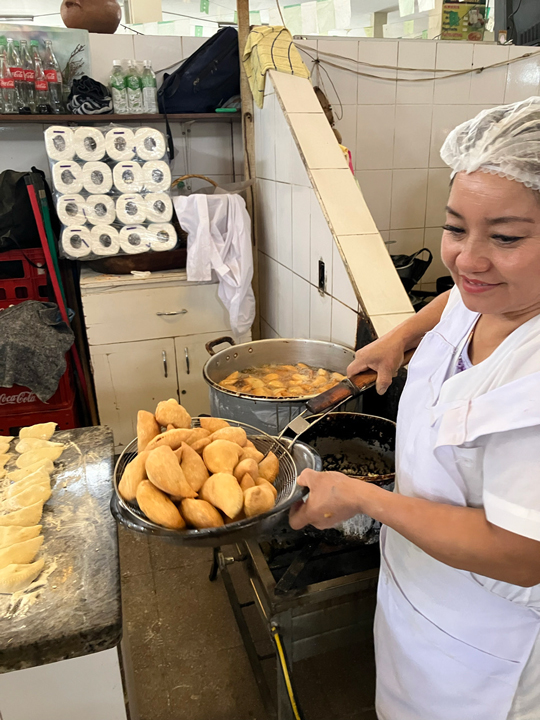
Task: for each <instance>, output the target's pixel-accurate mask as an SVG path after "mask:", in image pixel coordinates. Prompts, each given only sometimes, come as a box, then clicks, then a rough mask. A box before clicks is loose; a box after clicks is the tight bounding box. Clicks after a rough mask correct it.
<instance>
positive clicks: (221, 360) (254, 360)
mask: <svg viewBox="0 0 540 720" xmlns="http://www.w3.org/2000/svg"><path fill="white" fill-rule="evenodd" d="M225 342H228V343H229V344H230V345H232V346H233V347H228V348H226V349H225V350H221V351H220V352H218V353H215V354H214V348H215V347H216V346H218V345H221V344H223V343H225ZM206 349H207V350H208V352H209V353H210V355H212V357H211V358H210V359H209V360H208V361H207V363H206V365H205V366H204V369H203V375H204V379H205V380H206V382H207V383H208V385H209V386H210V407H211V412H212V415H213V416H214V417H221V418H232V419H234V420H239V421H240V422H244V423H247V424H248V425H252V426H254V427H257V428H260V429H261V430H264V432H267V433H268V434H269V435H277V434H278V433H279V432H281V430H283V428H284V427H285V426H286V425H288V424H289V422H290V421H291V420H292V419H293V418H295V417H296V416H297V415H299V414H300V413H301V412H302V411H303V410H304V409H305V401H306V399H307V397H305V398H294V399H290V398H260V397H254V396H253V395H246V394H244V393H239V392H234V391H231V390H226V389H225V388H223V387H221V386H220V385H219V383H220V382H221V381H222V380H224V379H225V378H226V377H228V376H229V375H230V374H231V373H232V372H235V371H236V370H245V369H246V368H249V367H257V366H260V365H266V364H268V363H279V364H295V363H297V362H303V363H306V365H313V366H314V367H323V368H326V369H327V370H332V371H333V372H340V373H343V374H345V372H346V370H347V366H348V365H349V363H351V362H352V360H353V359H354V352H353V351H352V350H350V349H349V348H346V347H343V346H342V345H337V344H336V343H329V342H322V341H320V340H294V339H293V340H289V339H282V338H277V339H273V340H255V341H253V342H250V343H243V344H241V345H235V343H234V340H233V339H232V338H230V337H221V338H217V339H216V340H213V341H212V342H209V343H208V344H207V345H206ZM310 397H313V396H310ZM343 407H346V409H347V410H350V411H353V412H354V411H356V410H358V409H359V408H360V405H359V399H354V400H351V401H350V402H348V403H347V405H346V406H343Z"/></svg>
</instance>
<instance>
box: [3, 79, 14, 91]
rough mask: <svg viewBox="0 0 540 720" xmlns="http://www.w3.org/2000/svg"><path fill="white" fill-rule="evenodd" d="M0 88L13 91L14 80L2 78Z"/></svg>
mask: <svg viewBox="0 0 540 720" xmlns="http://www.w3.org/2000/svg"><path fill="white" fill-rule="evenodd" d="M0 88H2V90H13V89H14V88H15V80H14V79H13V78H2V79H1V80H0Z"/></svg>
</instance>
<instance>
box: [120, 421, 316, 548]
mask: <svg viewBox="0 0 540 720" xmlns="http://www.w3.org/2000/svg"><path fill="white" fill-rule="evenodd" d="M227 422H228V423H229V424H230V425H231V426H232V427H240V428H243V429H244V430H245V431H246V434H247V436H248V439H249V440H251V442H252V443H253V444H254V445H255V447H256V448H257V450H259V451H260V452H262V453H263V454H264V455H266V453H267V451H268V450H270V449H272V451H273V452H274V453H275V455H276V456H277V458H278V460H279V474H278V476H277V478H276V480H275V482H274V487H275V488H276V490H277V498H276V504H275V505H274V507H273V508H272V509H271V510H269V511H268V512H266V513H263V514H261V515H255V516H254V517H250V518H246V519H245V520H239V521H237V522H230V523H228V524H226V525H223V526H220V527H215V528H204V529H200V530H197V529H190V530H171V529H169V528H165V527H163V526H161V525H158V524H157V523H154V522H152V521H151V520H149V519H148V518H147V517H146V515H144V513H143V512H142V511H141V510H140V509H139V507H138V505H137V504H136V503H131V502H127V501H126V500H124V498H122V496H121V495H120V493H119V492H118V484H119V483H120V480H121V478H122V474H123V472H124V470H125V468H126V466H127V465H128V463H130V462H131V461H132V460H133V459H134V458H135V457H136V455H137V439H135V440H132V442H130V443H129V445H127V446H126V447H125V448H124V451H123V452H122V454H121V455H120V457H119V458H118V462H117V463H116V467H115V469H114V478H113V485H114V493H113V496H112V499H111V511H112V513H113V515H114V517H115V518H116V519H117V520H118V522H120V523H122V524H123V525H125V526H126V527H127V528H129V529H130V530H135V531H136V532H140V533H145V534H149V535H156V536H159V537H163V538H164V539H167V540H169V541H170V542H172V543H175V544H177V545H192V546H199V547H208V546H210V547H217V546H219V545H228V544H230V543H235V542H238V541H239V540H245V539H247V538H252V537H264V536H265V535H267V534H269V533H270V532H271V530H272V528H273V527H274V525H275V524H276V523H277V522H278V520H279V518H280V515H281V514H282V513H283V512H285V511H286V510H288V509H289V508H290V507H291V506H292V505H293V504H294V503H295V502H297V501H298V500H300V499H301V498H302V497H303V496H304V495H305V494H306V493H307V488H300V487H299V486H297V484H296V475H297V473H296V465H295V463H294V460H293V458H292V456H291V454H290V453H289V451H288V450H287V449H286V448H285V446H284V445H283V444H281V443H277V444H276V442H275V438H273V437H272V436H271V435H267V434H266V433H264V432H262V431H261V430H258V429H257V428H254V427H252V426H251V425H246V424H245V423H242V422H237V421H235V420H227ZM192 427H194V428H195V427H200V421H199V418H193V420H192Z"/></svg>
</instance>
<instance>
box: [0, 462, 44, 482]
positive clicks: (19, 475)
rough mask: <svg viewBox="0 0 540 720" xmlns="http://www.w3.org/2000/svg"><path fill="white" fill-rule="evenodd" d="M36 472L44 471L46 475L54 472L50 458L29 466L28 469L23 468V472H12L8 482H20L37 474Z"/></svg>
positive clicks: (9, 474) (9, 473)
mask: <svg viewBox="0 0 540 720" xmlns="http://www.w3.org/2000/svg"><path fill="white" fill-rule="evenodd" d="M36 470H44V471H45V472H46V473H52V472H53V471H54V464H53V461H52V460H49V458H44V459H42V460H38V461H37V462H35V463H33V464H32V465H28V467H25V468H22V470H12V471H11V472H8V474H7V476H8V480H11V482H20V481H21V480H24V478H26V477H28V476H29V475H32V473H35V472H36Z"/></svg>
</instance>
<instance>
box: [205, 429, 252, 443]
mask: <svg viewBox="0 0 540 720" xmlns="http://www.w3.org/2000/svg"><path fill="white" fill-rule="evenodd" d="M212 440H229V441H230V442H233V443H236V444H237V445H240V446H241V447H244V445H245V444H246V442H247V435H246V431H245V430H244V428H240V427H224V428H221V430H216V432H215V433H212Z"/></svg>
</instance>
